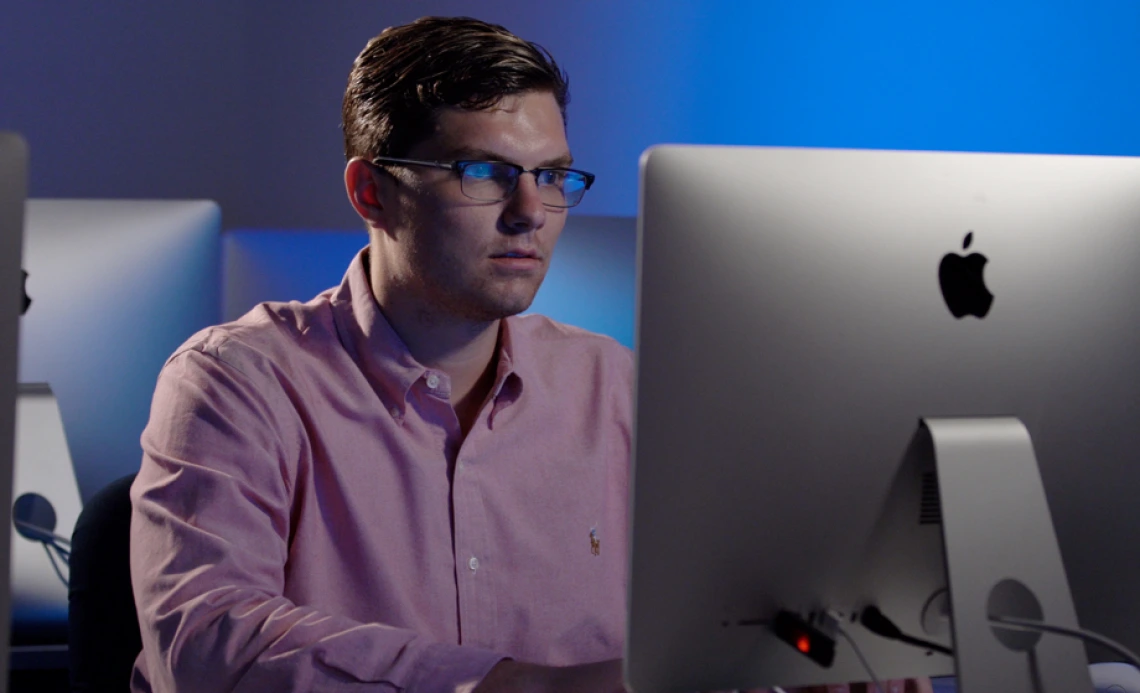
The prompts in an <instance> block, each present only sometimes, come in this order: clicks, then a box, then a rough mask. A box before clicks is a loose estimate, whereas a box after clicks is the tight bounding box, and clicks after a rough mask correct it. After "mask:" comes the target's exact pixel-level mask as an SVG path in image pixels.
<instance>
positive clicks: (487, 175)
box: [463, 161, 498, 180]
mask: <svg viewBox="0 0 1140 693" xmlns="http://www.w3.org/2000/svg"><path fill="white" fill-rule="evenodd" d="M496 168H498V167H497V166H495V164H493V163H491V162H490V161H476V162H474V163H470V164H467V165H466V166H464V167H463V175H465V176H467V177H468V178H471V179H473V180H490V179H492V178H495V177H496V171H495V169H496Z"/></svg>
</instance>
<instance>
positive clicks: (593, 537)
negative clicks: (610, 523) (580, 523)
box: [590, 527, 602, 556]
mask: <svg viewBox="0 0 1140 693" xmlns="http://www.w3.org/2000/svg"><path fill="white" fill-rule="evenodd" d="M590 553H592V554H594V555H595V556H600V555H601V553H602V542H601V540H600V539H598V528H597V527H591V528H590Z"/></svg>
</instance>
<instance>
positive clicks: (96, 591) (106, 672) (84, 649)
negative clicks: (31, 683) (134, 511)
mask: <svg viewBox="0 0 1140 693" xmlns="http://www.w3.org/2000/svg"><path fill="white" fill-rule="evenodd" d="M134 479H135V475H134V474H131V475H129V476H125V477H123V478H121V479H117V480H115V481H112V482H111V483H110V484H108V485H107V486H106V487H104V488H103V489H102V490H100V491H99V492H98V493H96V494H95V495H94V496H93V497H92V498H91V500H89V501H87V503H86V505H84V506H83V511H82V512H81V513H80V514H79V519H78V520H76V522H75V532H74V533H73V534H72V535H71V563H70V568H71V577H70V581H69V582H70V586H69V588H68V597H67V599H68V614H67V640H68V659H69V666H68V669H69V671H70V678H71V690H72V692H73V693H117V692H122V693H126V691H128V690H130V680H131V671H132V670H133V668H134V663H135V659H136V658H137V657H138V654H139V652H141V651H142V638H141V636H140V635H139V622H138V614H137V612H136V611H135V599H134V594H133V593H132V592H131V567H130V532H131V499H130V495H129V492H130V488H131V482H132V481H134Z"/></svg>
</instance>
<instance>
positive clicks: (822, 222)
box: [625, 146, 1140, 693]
mask: <svg viewBox="0 0 1140 693" xmlns="http://www.w3.org/2000/svg"><path fill="white" fill-rule="evenodd" d="M638 225H639V228H638V231H639V248H638V263H639V266H638V316H637V335H636V349H637V392H636V424H635V444H634V473H633V509H632V530H631V531H632V547H631V560H630V602H629V607H630V619H629V631H628V637H627V642H626V648H627V649H626V663H625V666H626V677H627V682H628V683H629V685H630V686H631V688H632V689H633V690H634V691H637V692H638V693H648V692H649V691H691V690H723V689H737V688H749V687H759V686H771V685H779V686H799V685H809V684H827V683H840V682H848V681H866V680H867V679H868V674H867V673H866V671H865V667H864V666H863V665H862V664H861V663H860V662H859V660H858V657H857V655H856V654H855V653H854V652H853V648H852V647H851V646H850V645H849V644H848V643H847V641H845V640H843V639H841V638H838V636H836V639H837V643H838V644H837V645H836V646H835V652H834V659H833V661H832V662H831V663H830V666H821V665H820V664H818V663H817V662H816V661H813V660H811V659H810V658H808V657H806V656H803V655H801V653H799V652H797V651H796V649H795V648H796V647H798V646H799V644H803V645H805V646H806V645H808V644H810V643H806V642H805V643H799V642H798V641H797V640H795V639H790V640H789V639H787V638H785V639H781V638H780V637H778V636H777V634H776V628H775V626H774V624H775V623H776V622H777V620H778V618H782V617H784V616H788V615H789V614H790V615H791V616H792V617H795V618H796V619H801V620H803V621H806V622H808V623H809V624H812V623H816V622H817V620H823V619H820V615H821V614H828V613H830V615H832V616H839V617H841V618H842V619H844V620H842V621H840V623H841V624H842V625H843V630H844V631H845V632H846V633H848V634H849V635H850V636H851V638H852V640H853V641H854V642H855V643H856V644H857V645H858V646H859V649H860V650H861V652H862V654H863V655H865V658H866V660H867V663H868V664H870V665H871V667H872V668H873V669H874V670H875V673H876V674H877V675H878V676H879V677H880V678H883V679H888V678H907V677H919V676H938V675H946V674H953V673H955V669H956V666H958V665H960V664H961V663H962V662H961V660H962V659H964V658H965V656H966V654H965V653H966V652H967V651H969V652H970V653H971V656H974V655H978V656H980V657H982V658H983V659H984V658H985V657H988V656H990V655H991V654H992V655H993V656H994V657H997V658H998V659H995V660H993V662H998V663H997V664H993V662H991V664H993V667H992V669H993V670H992V671H990V672H983V673H988V674H990V675H992V676H996V677H997V679H1000V678H1001V676H1003V675H1005V674H1004V672H1005V671H1006V670H1009V671H1012V670H1015V669H1016V670H1018V672H1016V673H1017V676H1021V677H1022V678H1018V679H1017V681H1018V683H1017V686H1021V685H1022V684H1023V683H1024V682H1025V681H1026V680H1028V679H1026V678H1025V677H1029V678H1032V676H1036V675H1037V674H1039V673H1041V672H1044V673H1045V675H1044V678H1045V679H1056V678H1057V676H1054V674H1056V672H1055V671H1051V670H1050V667H1051V666H1054V664H1057V663H1060V662H1062V661H1063V662H1066V663H1067V664H1066V665H1065V666H1069V665H1071V664H1073V663H1074V662H1077V661H1078V660H1079V662H1080V664H1081V666H1084V664H1085V652H1084V649H1083V647H1082V645H1080V644H1079V643H1077V642H1076V641H1069V640H1066V639H1064V638H1062V637H1061V636H1055V635H1045V636H1044V637H1040V638H1038V639H1037V640H1034V641H1033V642H1032V643H1029V644H1028V645H1026V644H1025V643H1021V645H1020V648H1021V649H1018V647H1015V646H1014V644H1011V643H1010V642H1008V641H1007V640H1006V639H1004V636H1003V634H1008V632H1009V631H1000V630H995V629H992V628H991V627H990V626H989V624H988V622H987V618H988V617H989V615H990V614H992V613H994V609H995V608H996V607H995V604H998V605H999V606H1000V605H1004V606H1002V608H1003V609H1005V608H1006V607H1009V609H1011V611H1009V612H1008V613H1012V614H1013V615H1017V613H1018V609H1021V608H1022V606H1024V607H1025V609H1027V610H1028V611H1029V612H1031V613H1029V614H1027V615H1028V616H1030V617H1032V616H1034V614H1033V613H1032V612H1033V611H1034V609H1035V608H1036V609H1037V613H1036V617H1038V618H1040V620H1043V621H1046V622H1048V621H1050V620H1054V621H1065V622H1070V623H1072V624H1073V625H1075V624H1076V623H1077V622H1079V625H1080V626H1081V627H1083V628H1085V629H1089V630H1093V631H1096V632H1099V633H1101V634H1103V635H1106V636H1108V637H1110V638H1113V639H1115V640H1117V641H1119V642H1121V643H1123V644H1125V645H1128V646H1129V647H1131V648H1132V649H1133V650H1137V649H1140V159H1129V158H1116V157H1084V156H1043V155H1004V154H964V153H948V152H944V153H935V152H894V151H843V150H825V149H783V148H733V147H685V146H663V147H657V148H654V149H651V150H650V151H648V152H647V153H646V154H645V156H644V157H643V159H642V163H641V198H640V210H639V220H638ZM924 422H925V423H924ZM976 422H991V423H993V422H996V426H997V428H996V429H993V430H997V431H998V434H997V435H996V437H992V438H987V436H989V433H987V430H989V429H985V428H984V427H982V428H977V429H976V430H973V429H971V427H973V426H974V425H975V423H976ZM959 423H964V425H965V427H966V428H967V429H971V430H972V432H971V434H970V435H972V436H973V438H971V440H973V441H974V442H977V441H981V443H978V444H979V445H981V447H980V448H979V447H975V448H972V449H973V450H975V451H976V450H984V451H985V452H986V454H984V455H972V456H971V454H966V455H964V456H963V455H959V456H958V457H959V458H960V459H959V460H956V461H955V464H954V465H951V464H949V462H950V461H951V459H952V458H954V454H952V452H953V451H952V448H954V445H955V444H956V443H955V441H954V436H955V435H956V434H955V433H954V426H955V425H957V424H959ZM1010 432H1012V433H1010ZM932 436H933V441H932ZM1002 436H1005V438H1002ZM1019 436H1020V437H1019ZM999 439H1000V440H999ZM1001 440H1013V441H1014V442H1013V443H1012V447H1009V446H1007V447H1009V449H1011V450H1015V451H1019V452H1017V454H1012V455H1006V454H1005V453H1003V452H1000V449H1001V444H1003V443H1001ZM995 441H997V442H995ZM987 445H988V446H989V447H986V446H987ZM934 449H937V450H938V453H937V458H938V460H937V461H938V464H937V470H936V471H935V470H934V465H933V462H932V458H933V457H934V456H935V455H934V454H933V451H934ZM995 450H997V451H998V453H994V451H995ZM991 453H993V454H991ZM999 453H1000V454H999ZM1021 453H1025V454H1021ZM1019 456H1020V457H1019ZM1034 456H1035V461H1036V465H1034V464H1033V462H1034ZM1014 458H1017V459H1016V460H1015V459H1014ZM1022 458H1025V459H1027V460H1028V462H1027V464H1023V465H1021V466H1020V467H1018V469H1019V470H1020V471H1018V472H1017V473H1013V472H1010V471H1009V470H1011V469H1013V467H1016V466H1017V465H1013V466H1009V465H1007V464H1006V463H1007V462H1010V460H1013V461H1017V460H1021V461H1025V459H1022ZM961 459H964V460H965V462H966V463H962V464H957V462H958V461H961ZM1021 461H1017V464H1021ZM971 464H973V466H971ZM1026 470H1028V473H1023V472H1026ZM1037 470H1039V474H1038V473H1037ZM951 472H953V473H954V474H951ZM955 474H956V476H954V475H955ZM950 499H952V500H953V502H952V503H950V504H949V505H948V504H947V501H948V500H950ZM1046 499H1047V506H1046V505H1045V501H1046ZM939 500H941V501H942V507H941V508H940V507H939ZM1046 507H1047V509H1046ZM1050 515H1051V518H1052V520H1051V524H1050V519H1049V518H1050ZM952 525H953V531H952V527H951V526H952ZM963 528H964V529H963ZM960 530H961V531H960ZM1054 537H1055V539H1054ZM950 539H953V542H951V541H950ZM1050 542H1052V544H1051V546H1052V549H1051V550H1052V554H1050V550H1049V545H1050ZM951 543H953V550H951ZM1035 547H1036V548H1035ZM1040 547H1045V548H1044V549H1043V550H1041V551H1038V550H1037V548H1040ZM1058 547H1059V555H1058V552H1057V548H1058ZM1054 563H1055V565H1054ZM1054 568H1055V569H1054ZM955 571H957V572H955ZM948 576H951V577H953V579H954V580H957V582H956V583H955V585H954V587H953V589H952V590H951V592H952V593H953V594H952V595H951V596H950V598H949V600H947V593H946V591H945V590H946V588H947V587H948V586H949V585H948ZM954 576H956V577H954ZM1038 576H1046V577H1047V578H1048V580H1046V582H1048V585H1047V586H1045V587H1040V584H1044V583H1038V582H1037V578H1038ZM1014 577H1016V578H1017V580H1014V581H1013V582H1017V583H1018V585H1020V586H1022V587H1023V586H1025V584H1029V585H1030V587H1031V588H1033V589H1031V590H1030V592H1031V596H1033V590H1034V589H1035V590H1036V593H1035V594H1036V597H1037V598H1039V600H1038V601H1037V602H1036V603H1035V604H1028V606H1026V605H1025V604H1023V603H1022V602H1020V601H1019V599H1020V598H1021V593H1020V592H1016V590H1015V591H1014V592H1008V593H1007V592H1003V591H1002V590H1001V589H999V585H1005V586H1007V587H1008V585H1007V584H1006V583H1008V582H1010V580H1003V578H1014ZM1042 579H1045V578H1044V577H1043V578H1042ZM1035 585H1036V586H1035ZM1016 586H1017V585H1015V587H1016ZM1019 589H1020V588H1019ZM971 590H973V593H970V591H971ZM1069 594H1071V601H1070V598H1069ZM995 599H996V600H997V601H995ZM1029 601H1030V602H1032V601H1033V600H1032V599H1030V600H1029ZM951 602H952V603H953V606H954V610H955V611H954V613H955V614H956V615H957V614H958V609H961V610H962V613H963V614H964V615H963V616H962V618H961V619H957V618H955V619H951V620H952V622H951V623H950V624H949V625H948V624H947V623H946V620H945V618H943V617H944V616H945V614H946V612H947V611H948V610H950V603H951ZM1010 604H1013V606H1010ZM1066 605H1067V606H1066ZM868 606H875V607H877V608H879V609H881V611H882V612H883V613H885V614H887V615H888V616H889V618H890V619H891V620H892V621H893V622H894V623H895V624H896V625H897V626H898V627H899V628H901V629H902V630H903V631H904V632H907V633H908V634H911V635H915V636H921V637H922V638H923V639H925V640H927V641H931V642H934V643H936V644H941V645H943V646H945V647H946V648H950V649H953V648H958V650H957V654H958V657H957V658H955V657H951V656H948V655H946V654H940V653H939V652H937V651H934V650H930V649H924V648H919V647H914V646H911V645H907V644H904V643H901V642H898V641H893V640H887V639H885V638H882V637H880V636H878V635H875V634H873V633H871V632H870V631H869V630H868V629H867V628H866V627H864V625H863V624H862V623H860V622H856V621H858V620H859V616H860V615H862V614H863V613H864V611H863V610H864V609H866V608H867V607H868ZM1074 606H1075V617H1074V616H1073V607H1074ZM1015 607H1016V608H1015ZM1002 613H1006V612H1002ZM959 621H960V622H959ZM967 621H970V623H967ZM797 622H798V621H797ZM828 625H829V626H834V625H835V624H834V622H829V623H828ZM968 626H969V628H974V630H969V628H968ZM1074 648H1075V649H1074ZM1001 657H1005V659H1001ZM1088 657H1089V660H1090V661H1096V660H1098V659H1111V655H1110V654H1109V653H1108V652H1106V651H1101V650H1099V649H1096V648H1093V649H1090V650H1089V651H1088ZM999 660H1000V661H999ZM1057 666H1061V665H1060V664H1057ZM983 668H984V667H983ZM999 669H1000V670H1001V671H998V670H999ZM1066 671H1067V672H1069V674H1072V672H1073V671H1075V668H1074V667H1073V666H1069V668H1068V669H1066ZM1026 672H1030V673H1028V674H1027V673H1026ZM1023 674H1024V675H1025V676H1022V675H1023ZM1058 676H1060V675H1059V674H1058ZM1061 678H1063V676H1062V677H1061ZM997 679H994V678H992V677H991V679H990V680H991V681H993V680H997ZM980 680H982V679H980V678H975V679H973V680H970V681H967V680H966V678H965V677H963V678H960V679H959V683H960V684H961V685H962V690H965V691H967V692H970V691H976V690H986V686H984V685H978V684H977V681H980ZM1067 680H1068V681H1069V682H1070V683H1071V684H1072V686H1073V687H1072V688H1071V689H1070V690H1081V689H1091V686H1089V684H1088V679H1087V670H1086V672H1085V677H1084V679H1083V680H1082V679H1081V676H1079V675H1078V676H1076V678H1072V677H1070V678H1069V679H1067ZM1025 685H1030V684H1025ZM1017 686H1012V685H1011V687H1009V688H991V690H999V689H1000V690H1032V688H1024V689H1023V688H1018V687H1017ZM1041 690H1056V688H1050V687H1049V686H1044V687H1041Z"/></svg>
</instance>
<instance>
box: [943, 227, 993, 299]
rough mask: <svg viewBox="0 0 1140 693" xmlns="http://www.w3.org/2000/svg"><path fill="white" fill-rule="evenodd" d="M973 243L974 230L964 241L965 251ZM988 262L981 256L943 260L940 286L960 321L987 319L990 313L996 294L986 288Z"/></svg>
mask: <svg viewBox="0 0 1140 693" xmlns="http://www.w3.org/2000/svg"><path fill="white" fill-rule="evenodd" d="M973 241H974V232H973V231H971V232H969V233H967V234H966V239H965V240H964V241H962V250H967V249H969V247H970V243H972V242H973ZM987 261H988V260H987V259H986V256H985V255H982V254H981V253H970V254H969V255H958V254H956V253H947V255H946V256H945V257H943V258H942V263H941V264H940V265H938V284H939V286H941V287H942V298H943V299H945V300H946V307H947V308H949V309H950V312H951V313H952V314H953V315H954V317H956V318H959V319H960V318H962V317H964V316H966V315H973V316H975V317H978V318H984V317H986V313H989V312H990V307H991V306H992V305H993V303H994V295H993V294H991V293H990V291H989V289H987V288H986V280H985V279H984V278H983V277H982V272H983V270H985V267H986V262H987Z"/></svg>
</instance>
